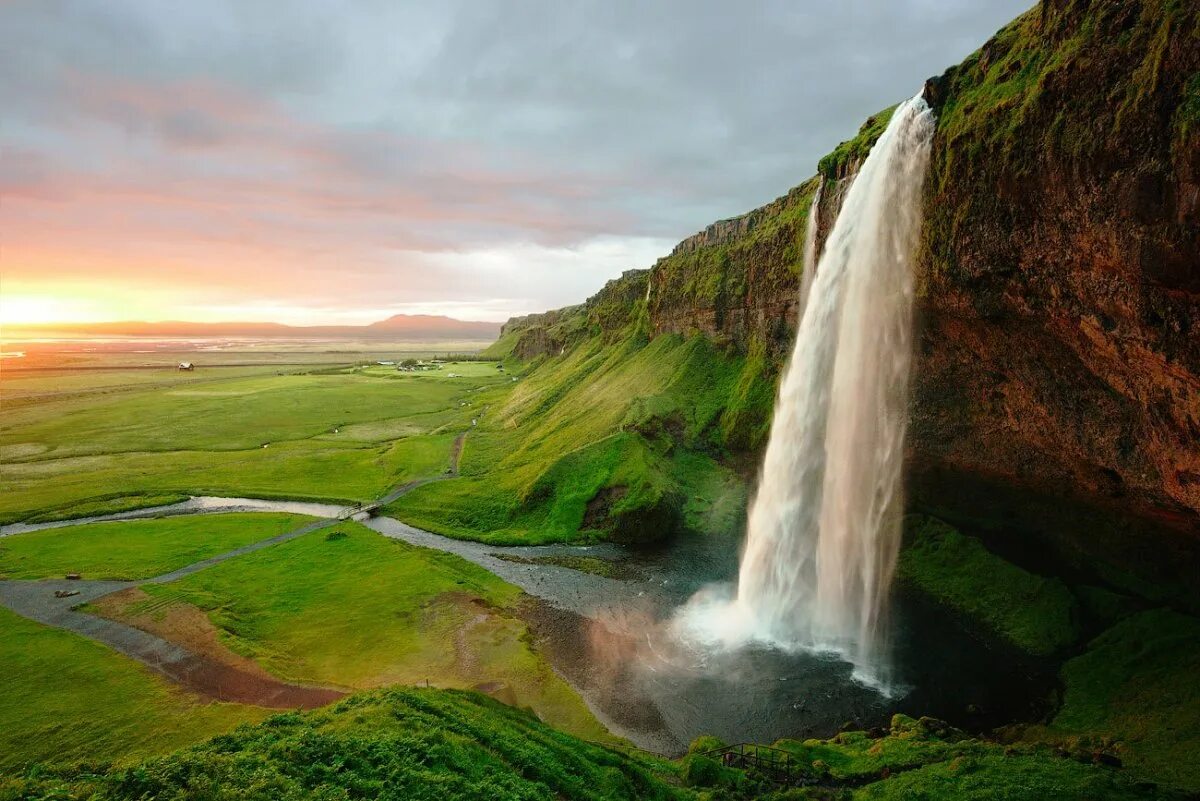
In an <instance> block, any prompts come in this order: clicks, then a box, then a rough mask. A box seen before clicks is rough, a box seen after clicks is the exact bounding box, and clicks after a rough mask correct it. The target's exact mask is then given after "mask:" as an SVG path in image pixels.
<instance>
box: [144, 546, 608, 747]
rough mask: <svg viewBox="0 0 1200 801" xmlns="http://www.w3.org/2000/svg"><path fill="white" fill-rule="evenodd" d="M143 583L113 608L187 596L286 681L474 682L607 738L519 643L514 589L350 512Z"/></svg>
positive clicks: (522, 630)
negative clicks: (131, 599) (326, 524)
mask: <svg viewBox="0 0 1200 801" xmlns="http://www.w3.org/2000/svg"><path fill="white" fill-rule="evenodd" d="M143 590H144V591H145V593H146V594H147V596H148V600H146V601H143V602H141V603H138V604H134V605H132V606H130V607H129V608H128V609H127V610H126V612H125V616H129V617H136V616H137V615H141V614H145V613H147V612H150V613H152V614H160V615H162V614H166V612H167V611H168V610H169V608H170V607H171V605H174V604H190V605H193V606H195V607H198V608H200V609H201V610H203V611H204V612H206V613H207V614H208V616H209V618H210V619H211V620H212V622H213V623H214V624H215V625H216V626H217V627H218V630H219V633H220V636H221V639H222V642H224V644H225V645H227V646H228V647H229V648H231V649H232V650H233V651H235V652H237V653H239V654H241V655H242V656H247V657H250V658H252V659H255V660H256V661H257V662H258V663H260V664H261V665H262V666H263V667H265V668H266V669H267V670H268V671H270V672H271V673H274V674H275V675H277V676H279V677H281V678H283V679H286V680H288V681H295V682H301V683H311V684H318V685H334V686H341V687H349V688H372V687H380V686H383V685H387V684H419V683H424V682H425V681H427V680H428V681H430V682H432V683H433V684H435V685H440V686H449V687H467V688H470V687H476V686H481V687H484V688H486V689H488V690H489V691H490V692H493V693H495V694H496V695H497V696H498V697H502V698H505V699H506V700H508V701H510V702H512V703H514V704H516V705H518V706H531V707H533V708H534V709H535V710H536V711H537V712H538V714H539V715H541V716H542V717H543V718H544V719H546V720H547V721H549V722H551V723H553V724H555V725H558V726H561V727H563V728H565V729H567V730H568V731H572V732H574V733H577V734H580V735H582V736H586V737H589V738H593V739H608V738H609V735H608V734H607V732H606V731H605V730H604V728H603V727H602V726H601V725H600V724H599V723H598V722H597V721H596V720H595V718H594V717H592V715H591V713H590V712H589V711H588V710H587V707H586V706H585V705H584V703H583V701H582V700H581V699H580V698H579V696H578V695H576V693H575V692H574V690H572V689H571V687H570V686H569V685H567V684H566V682H564V681H563V680H562V679H561V678H559V677H558V675H557V674H556V673H555V672H554V671H553V669H552V668H551V667H550V665H549V664H548V663H547V662H546V661H545V659H544V658H543V657H542V656H541V655H540V654H539V653H538V652H537V651H536V650H534V649H533V647H532V646H531V644H530V641H529V632H528V629H527V628H526V626H525V624H524V623H523V622H522V621H521V620H520V618H519V617H518V616H517V607H518V605H519V604H520V603H521V602H522V600H523V596H522V594H521V592H520V590H518V589H517V588H516V587H513V586H512V585H509V584H506V583H505V582H503V581H501V580H500V579H498V578H496V577H495V576H493V575H492V574H491V573H488V572H487V571H486V570H484V569H483V568H480V567H478V566H476V565H473V564H471V563H469V562H467V561H465V560H463V559H461V558H459V557H457V556H453V555H451V554H445V553H442V552H439V551H434V550H429V549H426V548H418V547H414V546H411V545H408V544H406V543H401V542H396V541H393V540H389V539H386V538H384V537H382V536H380V535H379V534H376V533H375V532H373V531H371V530H370V529H367V528H365V527H363V526H361V525H358V524H355V523H343V524H340V525H338V526H337V527H336V528H333V529H329V530H322V531H317V532H314V533H312V534H308V535H305V536H303V537H300V538H298V539H295V540H291V541H289V542H286V543H282V544H279V545H276V546H273V547H271V548H267V549H264V550H261V551H257V552H255V553H252V554H247V555H244V556H240V557H238V558H237V559H232V560H230V561H227V562H223V563H221V564H218V565H215V566H213V567H211V568H208V569H207V570H204V571H201V572H199V573H195V574H193V575H191V576H187V577H185V578H183V579H180V580H179V581H176V582H173V583H171V584H166V585H147V586H145V587H143Z"/></svg>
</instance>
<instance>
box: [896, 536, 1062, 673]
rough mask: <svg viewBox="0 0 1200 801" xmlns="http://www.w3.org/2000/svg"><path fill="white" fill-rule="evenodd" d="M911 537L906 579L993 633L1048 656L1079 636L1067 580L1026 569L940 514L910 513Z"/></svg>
mask: <svg viewBox="0 0 1200 801" xmlns="http://www.w3.org/2000/svg"><path fill="white" fill-rule="evenodd" d="M905 539H906V542H905V546H904V549H903V550H902V552H901V555H900V566H899V576H900V579H901V580H902V581H904V582H906V583H908V584H909V585H911V586H914V587H916V588H918V589H920V590H921V591H922V592H924V593H926V594H928V595H929V596H931V597H932V598H933V599H934V600H936V601H937V602H939V603H941V604H945V605H946V606H949V607H950V608H952V609H955V610H956V611H958V612H960V613H962V614H963V615H965V616H967V617H968V618H969V619H970V620H971V621H973V622H974V623H976V624H979V625H982V626H983V627H984V628H985V629H986V630H987V631H989V632H991V633H992V634H994V635H996V636H999V637H1001V638H1003V639H1005V640H1007V641H1009V642H1011V643H1012V644H1013V645H1016V646H1018V647H1019V648H1022V649H1024V650H1026V651H1029V652H1030V653H1033V654H1042V655H1044V654H1051V653H1055V652H1057V651H1061V650H1062V649H1064V648H1066V647H1067V646H1069V645H1071V644H1072V643H1074V642H1075V641H1076V640H1077V639H1078V638H1079V635H1080V630H1079V624H1078V617H1079V615H1078V609H1077V603H1076V601H1075V597H1074V596H1073V595H1072V594H1071V591H1070V590H1069V589H1068V588H1067V586H1066V585H1065V584H1063V582H1062V581H1060V580H1058V579H1052V578H1044V577H1042V576H1036V575H1034V574H1032V573H1029V572H1028V571H1025V570H1022V569H1021V568H1019V567H1017V566H1016V565H1014V564H1012V563H1010V562H1007V561H1005V560H1003V559H1001V558H1000V557H998V556H995V555H993V554H992V553H990V552H989V551H988V550H987V549H986V548H984V547H983V545H981V544H980V543H979V541H978V540H975V539H973V538H971V537H967V536H964V535H963V534H961V533H960V532H959V531H957V530H956V529H954V528H953V527H951V526H949V525H947V524H945V523H943V522H942V521H940V520H936V519H934V518H930V517H922V516H912V517H910V518H908V519H907V520H906V526H905Z"/></svg>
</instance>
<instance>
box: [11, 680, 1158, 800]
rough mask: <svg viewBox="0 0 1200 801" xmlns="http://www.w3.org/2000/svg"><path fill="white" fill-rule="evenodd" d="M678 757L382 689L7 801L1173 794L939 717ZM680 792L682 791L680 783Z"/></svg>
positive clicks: (439, 697)
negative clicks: (786, 758)
mask: <svg viewBox="0 0 1200 801" xmlns="http://www.w3.org/2000/svg"><path fill="white" fill-rule="evenodd" d="M716 745H719V744H718V743H716V742H714V741H713V740H712V738H702V739H701V740H699V741H697V743H696V746H695V748H694V753H693V754H691V755H690V756H688V757H686V758H685V759H684V760H683V761H682V762H681V763H671V762H666V761H664V760H659V759H655V758H652V757H649V756H647V755H634V754H625V753H622V752H619V751H615V750H611V749H606V748H602V747H599V746H596V745H593V744H590V743H587V742H584V741H580V740H577V739H575V738H573V737H570V736H569V735H565V734H562V733H559V732H556V731H554V730H553V729H551V728H549V727H547V726H545V725H543V724H542V723H540V722H539V721H538V720H537V719H536V718H535V717H533V716H531V715H529V714H528V713H526V712H522V711H520V710H517V709H513V708H511V707H506V706H503V705H501V704H498V703H496V702H495V701H492V700H491V699H488V698H485V697H483V696H480V695H476V694H473V693H462V692H455V691H443V690H400V689H394V690H386V691H379V692H374V693H368V694H362V695H357V696H353V697H351V698H348V699H346V700H344V701H341V702H339V703H338V704H336V705H334V706H331V707H328V708H326V709H324V710H320V711H317V712H309V713H304V714H296V713H291V714H285V715H277V716H275V717H272V718H270V719H268V720H267V721H266V722H265V723H263V724H260V725H258V726H246V727H242V728H239V729H237V730H236V731H234V732H233V733H232V734H227V735H224V736H220V737H217V738H215V739H213V740H211V741H209V742H208V743H205V744H202V745H198V746H194V747H192V748H189V749H185V750H182V751H179V752H177V753H175V754H172V755H170V756H167V757H162V758H158V759H151V760H148V761H146V762H143V763H141V764H137V765H134V766H132V767H128V768H122V769H116V770H100V771H95V772H93V771H88V770H83V771H78V770H61V771H57V772H56V771H47V770H39V771H33V772H30V773H28V774H26V775H24V776H19V777H10V778H8V779H4V778H2V777H0V799H5V801H8V799H13V800H14V801H15V799H18V798H19V799H29V800H30V801H32V800H33V799H46V800H47V801H48V800H49V799H59V800H60V801H67V800H68V799H72V800H73V799H95V801H106V800H109V801H116V800H117V799H142V798H155V799H161V800H162V801H170V799H198V798H204V799H213V800H214V801H235V800H236V801H242V800H245V801H249V800H250V799H262V800H263V801H267V799H270V801H288V800H289V799H313V798H315V799H344V798H364V799H396V800H397V801H399V799H405V801H408V800H409V799H430V801H434V800H436V801H453V800H454V799H463V801H467V799H471V800H472V801H473V800H474V799H480V798H488V799H520V800H521V801H527V800H528V801H542V800H543V799H544V800H545V801H551V799H584V800H586V801H622V800H623V799H628V800H629V801H633V800H634V799H637V801H668V800H670V799H679V800H680V801H683V800H684V799H697V801H699V800H700V799H706V800H710V799H711V800H712V801H716V800H717V799H724V800H725V801H738V800H741V801H749V799H759V800H760V801H786V800H787V799H806V798H807V799H825V800H826V801H828V800H829V799H839V800H844V801H850V799H891V798H897V799H899V798H904V799H909V798H923V799H931V801H934V800H937V801H940V799H980V801H983V799H1000V798H1002V799H1008V800H1009V801H1042V799H1046V798H1054V799H1061V800H1062V801H1084V800H1085V799H1086V800H1087V801H1134V800H1135V799H1151V798H1171V797H1173V796H1171V795H1170V794H1167V793H1163V792H1161V791H1159V790H1158V789H1157V788H1155V787H1154V786H1152V785H1147V784H1137V783H1135V781H1134V780H1133V779H1132V778H1131V777H1129V776H1127V775H1126V774H1125V773H1124V772H1122V771H1119V770H1114V769H1113V768H1111V767H1108V766H1106V765H1103V764H1099V763H1096V764H1093V760H1092V759H1091V755H1090V754H1089V755H1088V759H1086V760H1085V759H1077V758H1070V757H1067V756H1064V755H1061V754H1058V753H1055V752H1054V751H1052V750H1051V749H1048V748H1045V747H1041V746H1029V745H1024V746H1012V747H1007V748H1006V747H1004V746H1000V745H996V744H993V743H987V742H982V741H979V740H976V739H972V738H970V737H968V736H967V735H965V734H964V733H963V732H960V731H956V730H954V729H951V728H949V727H948V726H946V725H945V724H944V723H940V722H938V721H935V720H931V719H928V718H922V719H921V720H920V721H917V720H913V719H912V718H907V717H904V716H903V715H897V716H896V717H895V718H894V719H893V721H892V726H891V729H890V731H887V732H882V731H881V732H874V733H868V732H860V731H853V732H845V733H843V734H840V735H838V736H837V737H835V738H833V739H831V740H823V741H822V740H808V741H804V742H799V741H787V740H785V741H781V742H779V743H777V744H776V745H777V747H778V748H780V749H781V750H783V751H786V752H789V753H790V754H791V755H792V758H793V760H794V763H793V764H794V765H795V766H796V768H797V771H798V772H799V773H800V774H802V775H804V776H806V777H807V780H808V781H809V782H810V783H811V784H810V786H808V787H804V788H796V789H792V790H788V791H782V790H780V789H779V788H778V787H777V786H775V785H773V784H772V783H771V782H769V781H767V780H765V779H764V778H763V777H762V776H759V775H756V774H755V773H754V772H753V771H750V772H743V771H740V770H735V769H732V768H727V767H723V766H722V765H721V763H720V762H718V761H715V760H713V759H711V758H709V757H706V756H704V755H703V751H704V750H706V749H708V748H711V747H713V746H716ZM680 785H683V786H680Z"/></svg>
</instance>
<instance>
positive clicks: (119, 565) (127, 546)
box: [0, 513, 311, 580]
mask: <svg viewBox="0 0 1200 801" xmlns="http://www.w3.org/2000/svg"><path fill="white" fill-rule="evenodd" d="M309 520H311V518H309V517H305V516H303V515H291V514H260V513H254V514H205V515H190V516H181V517H163V518H155V519H148V520H120V521H113V522H110V523H87V524H84V525H79V526H67V527H63V528H51V529H46V530H44V531H33V532H29V533H28V534H17V535H14V536H10V537H4V538H3V539H0V579H46V578H62V577H63V576H64V575H66V574H67V573H79V574H81V575H82V576H83V578H85V579H112V580H133V579H144V578H151V577H153V576H159V575H162V574H163V573H169V572H171V571H172V570H176V569H178V568H181V567H184V566H186V565H190V564H192V563H193V562H199V561H201V560H203V559H207V558H208V557H210V556H216V555H217V554H221V553H225V552H226V551H231V550H233V549H234V548H238V547H241V546H242V545H247V544H249V543H252V542H258V541H259V540H265V539H270V538H271V537H275V536H278V535H280V534H284V533H286V532H288V531H292V530H294V529H297V528H299V527H300V526H302V525H304V524H305V523H306V522H308V521H309Z"/></svg>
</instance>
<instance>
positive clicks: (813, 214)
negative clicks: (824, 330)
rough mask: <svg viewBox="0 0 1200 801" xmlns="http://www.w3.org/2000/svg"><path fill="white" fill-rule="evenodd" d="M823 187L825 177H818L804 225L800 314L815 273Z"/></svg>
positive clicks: (801, 314) (810, 291)
mask: <svg viewBox="0 0 1200 801" xmlns="http://www.w3.org/2000/svg"><path fill="white" fill-rule="evenodd" d="M824 189H825V179H824V178H821V179H818V182H817V191H815V192H813V199H812V204H811V205H810V206H809V207H808V221H807V223H806V224H805V226H804V259H803V261H802V262H801V263H800V266H801V272H800V316H801V317H803V316H804V309H805V307H807V306H808V296H809V295H811V294H812V285H813V279H814V278H815V277H816V275H817V232H818V229H819V228H820V219H821V193H822V190H824Z"/></svg>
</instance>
